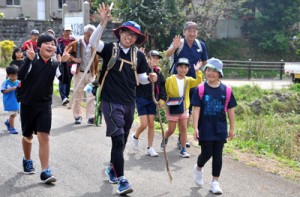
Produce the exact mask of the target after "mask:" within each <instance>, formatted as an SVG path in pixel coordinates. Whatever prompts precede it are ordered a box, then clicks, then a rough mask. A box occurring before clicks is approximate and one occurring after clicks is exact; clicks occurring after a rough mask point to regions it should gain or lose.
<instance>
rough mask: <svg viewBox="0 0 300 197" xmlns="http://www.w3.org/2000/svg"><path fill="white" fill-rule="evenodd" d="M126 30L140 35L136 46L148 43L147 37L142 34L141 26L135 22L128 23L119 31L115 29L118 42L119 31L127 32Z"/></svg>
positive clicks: (119, 28)
mask: <svg viewBox="0 0 300 197" xmlns="http://www.w3.org/2000/svg"><path fill="white" fill-rule="evenodd" d="M126 29H127V30H130V31H133V32H134V33H136V34H137V35H138V38H137V40H136V42H135V43H136V44H138V45H141V44H143V43H144V42H145V41H146V35H144V34H142V32H141V26H140V25H139V24H137V23H136V22H134V21H126V22H125V23H123V24H122V25H121V26H120V27H118V28H117V29H114V30H113V33H114V34H115V36H116V38H117V39H118V40H120V34H119V31H120V30H126Z"/></svg>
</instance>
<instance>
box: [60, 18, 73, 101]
mask: <svg viewBox="0 0 300 197" xmlns="http://www.w3.org/2000/svg"><path fill="white" fill-rule="evenodd" d="M71 33H72V27H71V25H69V24H66V25H65V26H64V32H63V35H62V36H61V37H59V38H57V45H58V46H59V47H60V50H61V52H63V51H64V49H65V47H66V46H67V45H68V44H70V43H71V42H73V41H75V40H76V39H75V38H74V37H73V36H71ZM61 55H62V54H61ZM71 66H72V63H71V62H70V63H68V68H69V75H70V81H69V82H66V83H63V82H59V93H60V97H61V101H62V102H61V103H62V105H66V104H67V103H69V94H70V88H71V80H72V77H73V75H72V74H71V71H70V68H71Z"/></svg>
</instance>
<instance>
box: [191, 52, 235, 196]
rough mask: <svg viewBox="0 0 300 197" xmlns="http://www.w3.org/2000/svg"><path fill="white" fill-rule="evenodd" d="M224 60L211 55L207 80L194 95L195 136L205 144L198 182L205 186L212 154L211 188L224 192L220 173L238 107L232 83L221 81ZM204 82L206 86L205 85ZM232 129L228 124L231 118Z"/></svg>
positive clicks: (198, 165)
mask: <svg viewBox="0 0 300 197" xmlns="http://www.w3.org/2000/svg"><path fill="white" fill-rule="evenodd" d="M222 68H223V63H222V61H221V60H219V59H216V58H211V59H209V60H208V61H207V64H206V65H205V67H204V73H205V78H206V81H205V82H204V84H200V85H198V87H197V88H196V90H195V91H194V94H193V96H192V99H191V105H193V106H194V109H193V126H194V139H195V140H197V141H198V143H199V145H200V146H201V154H200V155H199V156H198V159H197V163H196V164H195V165H194V168H193V172H194V182H195V183H196V185H198V186H199V187H202V186H203V168H204V165H205V164H206V162H207V161H208V160H209V159H210V158H212V181H211V183H210V191H211V192H212V193H214V194H222V189H221V188H220V185H219V182H218V180H219V177H220V173H221V169H222V154H223V147H224V144H225V143H226V141H227V139H229V140H231V139H232V138H233V136H234V107H236V106H237V103H236V100H235V97H234V95H233V93H232V91H228V90H229V89H230V87H228V86H226V85H225V84H223V83H222V82H221V81H220V78H222V77H223V76H224V74H223V71H222ZM203 85H204V86H203ZM226 115H227V117H228V119H229V121H228V122H229V125H230V127H229V129H228V128H227V118H226Z"/></svg>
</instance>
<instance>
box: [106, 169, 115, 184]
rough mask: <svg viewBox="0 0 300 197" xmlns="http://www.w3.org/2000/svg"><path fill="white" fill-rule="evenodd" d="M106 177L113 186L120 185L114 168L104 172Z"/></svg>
mask: <svg viewBox="0 0 300 197" xmlns="http://www.w3.org/2000/svg"><path fill="white" fill-rule="evenodd" d="M104 172H105V175H106V176H107V177H108V181H109V182H110V183H112V184H117V183H118V178H117V176H116V173H115V171H114V169H113V168H112V166H108V167H106V168H105V170H104Z"/></svg>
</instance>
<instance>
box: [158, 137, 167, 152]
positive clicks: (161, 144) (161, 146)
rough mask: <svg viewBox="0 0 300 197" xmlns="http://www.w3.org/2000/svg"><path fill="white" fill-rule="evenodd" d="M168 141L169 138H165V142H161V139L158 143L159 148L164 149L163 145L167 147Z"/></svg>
mask: <svg viewBox="0 0 300 197" xmlns="http://www.w3.org/2000/svg"><path fill="white" fill-rule="evenodd" d="M168 141H169V138H165V143H163V141H162V142H161V143H160V148H161V150H164V146H165V145H166V147H167V144H168Z"/></svg>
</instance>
